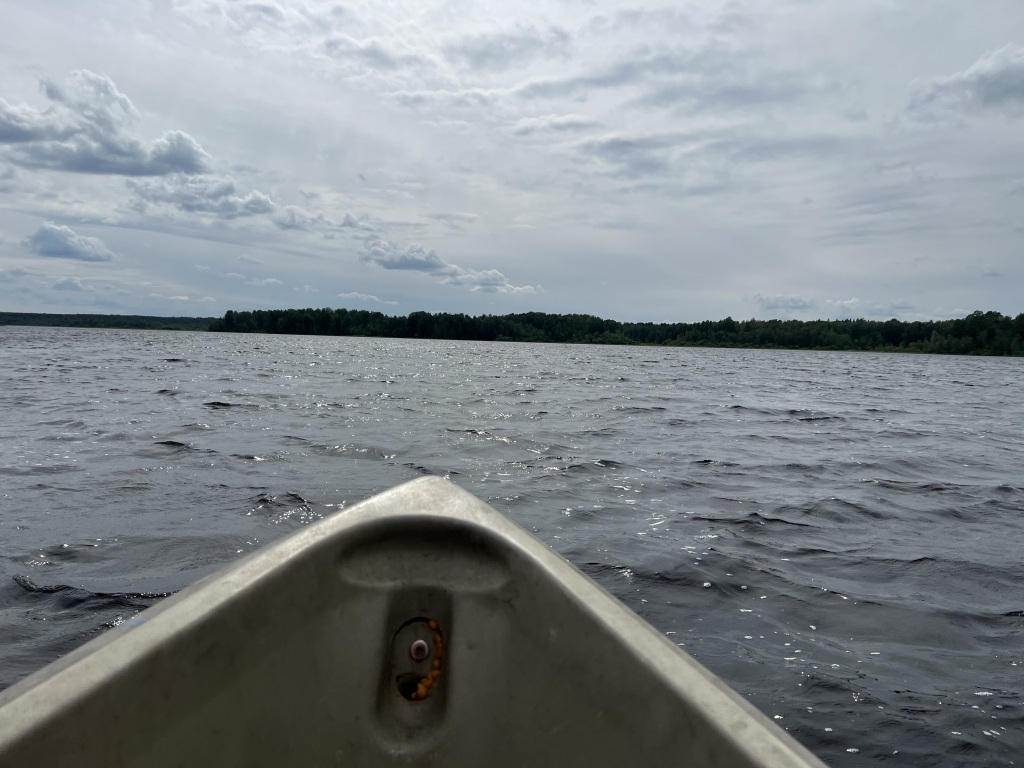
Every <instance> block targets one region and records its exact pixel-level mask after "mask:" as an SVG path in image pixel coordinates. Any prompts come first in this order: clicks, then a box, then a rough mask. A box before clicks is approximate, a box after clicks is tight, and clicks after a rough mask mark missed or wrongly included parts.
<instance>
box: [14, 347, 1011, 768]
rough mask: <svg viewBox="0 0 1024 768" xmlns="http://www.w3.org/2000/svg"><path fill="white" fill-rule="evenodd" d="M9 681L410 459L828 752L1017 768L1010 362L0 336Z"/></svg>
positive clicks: (404, 473)
mask: <svg viewBox="0 0 1024 768" xmlns="http://www.w3.org/2000/svg"><path fill="white" fill-rule="evenodd" d="M0 362H2V366H0V450H2V461H0V478H2V483H3V485H2V489H0V688H2V687H6V686H8V685H10V684H11V683H13V682H15V681H16V680H18V679H20V678H22V677H24V676H25V675H27V674H28V673H30V672H32V671H34V670H36V669H38V668H39V667H41V666H43V665H44V664H46V663H47V662H49V661H51V660H53V659H55V658H57V657H58V656H60V655H61V654H63V653H66V652H67V651H69V650H70V649H72V648H74V647H76V646H78V645H80V644H81V643H83V642H85V641H87V640H89V639H90V638H92V637H94V636H95V635H96V634H97V633H99V632H101V631H103V629H104V628H106V627H110V626H113V625H116V624H119V623H121V622H123V621H125V620H127V619H129V618H130V617H131V616H133V615H134V614H135V613H136V612H138V611H139V610H141V609H143V608H145V607H147V606H149V605H152V604H153V603H154V602H155V601H156V600H158V599H159V597H160V596H162V595H166V594H168V593H170V592H173V591H176V590H178V589H181V588H182V587H184V586H186V585H188V584H189V583H191V582H192V581H194V580H196V579H197V578H199V577H201V576H203V575H205V574H207V573H209V572H211V571H212V570H214V569H216V568H217V567H219V566H221V565H223V564H224V563H227V562H230V561H231V560H233V559H235V558H237V557H239V556H241V555H243V554H245V553H247V552H250V551H252V550H254V549H256V548H258V547H261V546H263V545H265V544H266V543H267V542H269V541H272V540H274V539H276V538H278V537H280V536H283V535H285V534H287V533H288V532H290V531H293V530H295V529H296V528H298V527H299V526H302V525H304V524H307V523H309V522H311V521H313V520H316V519H318V518H320V517H323V516H325V515H330V514H344V510H345V508H346V507H347V506H350V505H352V504H354V503H355V502H357V501H359V500H361V499H364V498H366V497H368V496H370V495H372V494H373V493H376V492H378V491H381V490H384V489H386V488H390V487H392V486H394V485H396V484H398V483H400V482H402V481H405V480H409V479H411V478H414V477H417V476H419V475H422V474H437V475H442V476H447V477H450V478H451V479H452V480H453V481H454V482H456V483H457V484H458V485H460V486H462V487H463V488H465V489H467V490H469V491H470V492H472V493H474V494H476V495H477V496H479V497H480V498H482V499H484V500H485V501H487V502H489V503H490V504H491V505H492V506H494V507H495V508H497V509H498V510H500V511H501V512H503V513H505V514H506V515H508V517H509V518H511V519H512V520H513V521H515V522H516V523H517V524H519V525H520V526H522V527H524V528H526V529H528V530H530V531H533V532H534V533H535V534H536V535H537V536H538V537H539V538H540V539H541V540H543V541H544V542H546V543H547V544H549V545H550V546H551V547H553V548H554V549H556V550H557V551H558V552H560V553H562V554H563V555H565V556H566V557H567V558H568V559H569V560H571V561H572V562H573V563H575V564H576V565H577V566H578V567H580V568H581V569H582V570H583V571H584V572H586V573H587V574H589V575H590V576H592V577H593V578H594V579H596V580H597V581H598V582H599V583H601V584H602V585H603V586H604V587H605V588H607V589H608V590H610V591H611V592H612V593H613V594H615V595H616V596H617V597H618V598H620V599H621V600H623V601H624V602H625V603H626V604H627V605H628V606H629V607H630V608H632V609H633V610H635V611H636V612H637V613H639V614H640V615H641V616H643V617H644V618H645V619H646V620H647V621H649V622H650V623H651V624H652V625H654V626H655V627H656V628H658V629H659V630H660V631H662V632H663V633H665V634H666V635H668V636H669V637H670V638H671V639H672V641H673V642H675V643H677V644H678V645H680V646H682V647H683V648H684V649H685V650H686V651H687V652H688V653H690V654H692V655H693V656H695V657H696V658H697V659H698V660H699V661H701V662H702V663H703V664H705V665H706V666H708V667H709V668H710V669H711V670H713V671H714V672H715V673H717V674H718V675H720V676H721V677H722V678H724V679H725V680H726V681H727V682H728V683H729V684H730V685H732V686H733V687H734V688H735V689H736V690H737V691H738V692H740V694H741V695H743V696H745V697H747V698H748V699H749V700H750V701H751V702H752V703H753V704H754V705H755V706H757V707H758V708H759V709H761V710H762V711H763V712H765V713H766V714H767V715H768V716H769V717H772V718H775V720H776V722H777V723H778V724H779V725H780V726H781V727H783V728H786V729H787V730H788V731H789V732H790V733H791V734H792V735H793V736H795V737H796V738H797V739H798V740H799V741H801V742H802V743H804V744H805V745H807V746H808V747H809V748H810V749H811V750H813V751H814V752H815V753H817V754H818V755H819V756H821V757H822V758H823V759H824V760H825V761H826V762H828V763H830V764H831V765H834V766H847V765H849V766H854V765H862V764H865V763H867V762H871V761H874V760H877V759H881V758H885V759H887V761H888V762H889V763H890V764H892V765H907V766H910V765H914V766H934V765H944V766H991V765H1011V764H1014V760H1017V761H1018V763H1019V762H1020V756H1021V755H1022V754H1024V698H1022V697H1024V647H1022V641H1024V633H1022V627H1024V586H1022V585H1024V477H1022V467H1024V436H1022V435H1024V391H1022V385H1021V381H1022V372H1024V360H1022V359H1000V358H965V357H932V356H927V357H926V356H911V355H877V354H863V353H844V352H827V353H815V352H786V351H768V350H732V349H729V350H725V349H667V348H666V349H663V348H649V347H626V348H623V347H600V346H560V345H533V344H500V343H494V344H487V343H475V342H446V341H418V340H416V341H414V340H385V339H361V338H325V337H295V336H255V335H231V334H200V333H173V332H146V331H114V330H77V329H47V328H16V327H5V328H0Z"/></svg>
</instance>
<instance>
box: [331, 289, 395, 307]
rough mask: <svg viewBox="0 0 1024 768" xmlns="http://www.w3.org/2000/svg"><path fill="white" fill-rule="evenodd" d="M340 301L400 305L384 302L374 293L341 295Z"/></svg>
mask: <svg viewBox="0 0 1024 768" xmlns="http://www.w3.org/2000/svg"><path fill="white" fill-rule="evenodd" d="M338 298H339V299H349V300H350V301H363V302H373V303H374V304H398V302H397V301H384V300H383V299H380V298H378V297H376V296H374V295H373V294H372V293H359V292H358V291H352V292H351V293H339V294H338Z"/></svg>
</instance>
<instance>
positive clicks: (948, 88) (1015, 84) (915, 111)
mask: <svg viewBox="0 0 1024 768" xmlns="http://www.w3.org/2000/svg"><path fill="white" fill-rule="evenodd" d="M908 109H909V111H910V113H911V115H913V116H915V117H918V118H929V117H935V116H936V113H937V112H942V111H945V110H956V111H962V112H969V111H971V112H979V111H983V110H1002V111H1006V112H1010V113H1013V114H1020V113H1021V112H1022V111H1024V46H1015V45H1007V46H1005V47H1003V48H1000V49H998V50H995V51H991V52H989V53H986V54H985V55H984V56H982V57H981V58H980V59H978V60H977V61H976V62H974V63H973V64H972V65H971V66H969V67H968V68H967V69H965V70H963V71H961V72H956V73H955V74H952V75H949V76H948V77H937V78H934V79H932V80H929V81H927V82H925V83H922V84H920V85H919V86H918V87H917V89H916V92H915V93H914V94H913V95H912V96H911V99H910V104H909V107H908Z"/></svg>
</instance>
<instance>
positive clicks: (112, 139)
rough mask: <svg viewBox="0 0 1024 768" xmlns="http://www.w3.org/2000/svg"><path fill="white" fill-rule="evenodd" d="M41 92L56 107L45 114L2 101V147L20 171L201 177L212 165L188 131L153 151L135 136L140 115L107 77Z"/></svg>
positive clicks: (82, 74)
mask: <svg viewBox="0 0 1024 768" xmlns="http://www.w3.org/2000/svg"><path fill="white" fill-rule="evenodd" d="M41 86H42V91H43V94H44V95H45V97H46V98H47V99H48V100H49V102H50V104H49V106H48V107H47V108H46V109H43V110H37V109H35V108H34V107H31V106H29V105H26V104H20V105H12V104H10V103H8V102H7V101H5V100H3V99H0V146H6V147H7V148H8V149H7V152H6V155H7V158H8V160H9V161H10V162H12V163H14V164H16V165H20V166H23V167H26V168H46V169H51V170H60V171H70V172H74V173H88V174H118V175H124V176H161V175H164V174H169V173H176V172H186V173H199V172H202V171H204V170H205V169H206V167H207V165H208V162H209V159H210V158H209V155H207V154H206V152H204V151H203V148H202V147H200V146H199V144H198V143H197V142H196V141H195V139H193V138H192V137H191V136H189V135H188V134H187V133H184V132H182V131H168V132H167V133H165V134H164V135H163V136H161V137H160V138H158V139H156V140H155V141H154V142H152V144H151V145H150V146H149V147H146V146H145V145H144V144H143V143H142V141H140V140H139V139H138V138H137V137H135V136H133V135H131V133H130V128H131V127H132V125H133V124H134V123H135V121H136V120H137V119H138V117H139V113H138V111H137V110H136V109H135V106H134V105H133V104H132V102H131V100H130V99H129V98H128V97H127V96H126V95H125V94H123V93H121V92H120V91H119V90H118V89H117V86H116V85H115V84H114V82H113V81H112V80H111V79H110V78H109V77H106V76H105V75H99V74H96V73H95V72H90V71H88V70H77V71H75V72H72V73H71V76H70V77H69V78H68V79H67V80H66V81H65V82H64V83H62V84H58V83H55V82H53V81H51V80H44V81H42V83H41Z"/></svg>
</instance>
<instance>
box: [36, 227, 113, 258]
mask: <svg viewBox="0 0 1024 768" xmlns="http://www.w3.org/2000/svg"><path fill="white" fill-rule="evenodd" d="M23 245H24V246H25V248H26V249H27V250H28V251H30V252H31V253H34V254H35V255H36V256H47V257H49V258H54V259H75V260H76V261H110V260H111V259H113V258H114V253H113V251H111V250H110V249H109V248H107V246H106V245H104V244H103V241H102V240H100V239H99V238H97V237H85V236H83V235H79V234H76V233H75V231H74V230H72V229H71V228H70V227H65V226H62V225H60V224H54V223H53V222H52V221H47V222H44V223H43V225H42V226H40V227H39V229H37V230H36V231H35V233H34V234H32V235H30V236H29V237H26V238H25V240H24V241H23Z"/></svg>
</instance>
